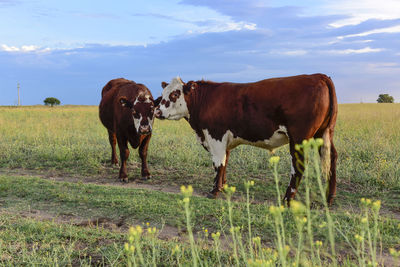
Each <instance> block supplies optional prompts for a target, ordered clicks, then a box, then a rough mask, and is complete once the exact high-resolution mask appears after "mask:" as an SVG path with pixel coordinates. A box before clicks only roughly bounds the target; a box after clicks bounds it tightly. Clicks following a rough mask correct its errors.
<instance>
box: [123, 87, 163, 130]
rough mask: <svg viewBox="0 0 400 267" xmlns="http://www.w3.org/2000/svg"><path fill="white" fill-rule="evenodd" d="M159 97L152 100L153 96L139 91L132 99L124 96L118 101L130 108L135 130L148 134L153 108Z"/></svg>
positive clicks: (152, 117)
mask: <svg viewBox="0 0 400 267" xmlns="http://www.w3.org/2000/svg"><path fill="white" fill-rule="evenodd" d="M158 102H159V99H158V100H156V101H154V100H153V97H152V96H151V95H150V94H148V93H146V92H141V93H139V95H138V96H137V97H136V99H134V101H130V100H128V99H127V98H126V97H125V96H122V97H120V98H119V103H120V104H121V106H122V107H123V108H126V109H130V111H131V114H132V119H133V123H134V125H135V129H136V132H137V133H139V134H143V135H146V134H150V133H151V131H152V127H153V121H154V108H155V106H156V104H158Z"/></svg>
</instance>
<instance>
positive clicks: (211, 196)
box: [206, 192, 217, 199]
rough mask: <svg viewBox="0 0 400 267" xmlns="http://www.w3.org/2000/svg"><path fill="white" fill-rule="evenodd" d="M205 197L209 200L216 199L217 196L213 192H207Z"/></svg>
mask: <svg viewBox="0 0 400 267" xmlns="http://www.w3.org/2000/svg"><path fill="white" fill-rule="evenodd" d="M206 197H207V198H209V199H216V198H217V195H215V194H214V193H213V192H208V193H207V194H206Z"/></svg>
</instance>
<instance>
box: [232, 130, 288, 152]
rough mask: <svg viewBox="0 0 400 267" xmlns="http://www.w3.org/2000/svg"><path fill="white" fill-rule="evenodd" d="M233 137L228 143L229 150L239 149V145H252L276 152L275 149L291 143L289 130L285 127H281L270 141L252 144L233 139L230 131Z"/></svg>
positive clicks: (236, 138) (243, 140) (237, 138)
mask: <svg viewBox="0 0 400 267" xmlns="http://www.w3.org/2000/svg"><path fill="white" fill-rule="evenodd" d="M228 132H229V133H230V135H231V139H230V140H229V142H228V143H227V148H228V149H233V148H235V147H237V146H238V145H251V146H256V147H260V148H264V149H268V150H270V151H272V150H274V149H275V148H278V147H280V146H283V145H286V144H287V143H289V137H288V135H287V129H286V127H285V126H282V125H280V126H279V128H278V130H276V131H275V132H274V133H273V134H272V136H271V137H270V138H268V139H264V140H259V141H256V142H251V141H248V140H245V139H243V138H240V137H233V134H232V133H231V132H230V131H228Z"/></svg>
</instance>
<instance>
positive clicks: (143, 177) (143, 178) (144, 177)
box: [140, 174, 151, 181]
mask: <svg viewBox="0 0 400 267" xmlns="http://www.w3.org/2000/svg"><path fill="white" fill-rule="evenodd" d="M140 179H141V180H143V181H146V180H150V179H151V175H150V174H149V175H145V176H142V178H140Z"/></svg>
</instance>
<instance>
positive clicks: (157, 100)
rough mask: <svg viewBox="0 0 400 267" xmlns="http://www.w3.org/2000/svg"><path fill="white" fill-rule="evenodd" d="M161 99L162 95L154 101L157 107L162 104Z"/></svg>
mask: <svg viewBox="0 0 400 267" xmlns="http://www.w3.org/2000/svg"><path fill="white" fill-rule="evenodd" d="M161 99H162V96H159V97H157V99H156V100H154V101H153V102H154V106H156V107H157V106H158V105H160V102H161Z"/></svg>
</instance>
